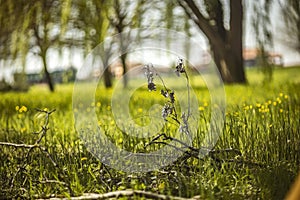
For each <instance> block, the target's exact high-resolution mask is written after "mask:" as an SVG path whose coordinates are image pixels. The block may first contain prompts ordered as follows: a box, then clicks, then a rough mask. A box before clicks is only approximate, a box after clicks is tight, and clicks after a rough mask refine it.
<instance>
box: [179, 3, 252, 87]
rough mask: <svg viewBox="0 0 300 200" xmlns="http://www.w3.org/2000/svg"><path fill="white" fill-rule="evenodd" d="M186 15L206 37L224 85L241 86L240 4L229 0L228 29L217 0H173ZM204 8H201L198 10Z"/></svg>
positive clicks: (244, 78) (241, 29)
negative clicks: (200, 2) (239, 84)
mask: <svg viewBox="0 0 300 200" xmlns="http://www.w3.org/2000/svg"><path fill="white" fill-rule="evenodd" d="M177 2H178V3H179V5H180V6H181V7H182V8H183V9H184V11H185V13H186V15H187V16H188V17H189V18H190V19H191V20H193V22H194V23H195V24H196V25H197V26H198V27H199V28H200V29H201V30H202V32H203V33H204V34H205V35H206V37H207V39H208V41H209V43H210V45H211V49H212V52H213V57H214V61H215V63H216V65H217V67H218V69H219V72H220V74H221V77H222V79H223V81H224V82H225V83H245V82H246V77H245V72H244V67H243V43H242V37H243V5H242V0H231V1H230V2H229V6H228V9H229V10H230V21H229V26H227V27H226V26H225V25H226V24H225V21H224V5H223V4H222V3H221V1H220V0H204V1H203V4H202V5H200V4H197V3H196V1H194V0H177ZM203 7H204V8H205V9H202V8H203Z"/></svg>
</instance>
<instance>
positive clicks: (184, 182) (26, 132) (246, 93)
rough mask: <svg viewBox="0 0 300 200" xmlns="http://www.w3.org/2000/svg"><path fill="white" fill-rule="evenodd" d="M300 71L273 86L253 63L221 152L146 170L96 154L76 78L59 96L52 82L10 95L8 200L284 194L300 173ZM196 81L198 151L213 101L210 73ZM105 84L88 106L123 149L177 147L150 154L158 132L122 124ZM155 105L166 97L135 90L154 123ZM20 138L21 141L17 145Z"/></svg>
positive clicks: (232, 94) (2, 165)
mask: <svg viewBox="0 0 300 200" xmlns="http://www.w3.org/2000/svg"><path fill="white" fill-rule="evenodd" d="M299 74H300V68H299V67H292V68H276V69H275V71H274V74H273V80H272V81H270V82H267V83H263V78H264V76H263V75H262V74H261V72H259V71H258V69H256V68H253V69H247V78H248V82H249V83H248V84H247V85H226V86H225V93H226V113H224V115H225V120H224V127H223V128H222V134H221V136H220V138H219V139H218V142H217V144H216V145H215V147H214V149H213V151H211V152H210V153H209V154H208V155H207V156H205V157H203V158H201V159H198V158H196V157H194V156H188V155H189V154H187V156H183V157H180V158H178V159H177V160H176V161H175V162H173V163H172V164H170V165H168V166H165V167H163V168H161V169H159V170H155V171H149V172H140V173H125V172H122V171H118V170H116V169H114V168H111V167H110V166H107V165H104V164H102V163H101V162H100V161H99V160H98V159H97V158H96V157H94V156H93V155H92V153H90V152H89V151H88V149H87V148H86V147H85V145H84V143H83V141H82V140H81V139H80V137H79V134H78V131H77V130H76V128H75V125H74V112H76V109H75V110H74V109H73V107H72V106H73V105H72V94H73V86H74V85H73V84H64V85H57V86H56V91H55V92H54V93H50V92H49V91H48V88H47V87H46V86H45V85H36V86H33V87H31V88H30V90H29V91H28V92H26V93H15V92H7V93H0V113H1V115H0V142H1V143H0V157H1V159H0V185H1V187H0V199H5V198H21V199H23V198H28V199H31V198H52V197H58V198H60V197H74V196H80V195H83V194H85V193H97V194H104V193H108V192H112V191H124V190H126V191H127V190H134V191H147V192H149V193H150V192H151V194H162V195H165V196H164V197H167V196H168V197H182V198H194V199H196V198H199V199H283V198H284V196H285V195H286V193H287V191H288V190H289V188H290V186H291V183H292V182H293V180H294V178H295V177H296V175H297V174H298V172H299V170H300V168H299V166H300V129H299V127H300V92H299V88H300V78H299V76H298V75H299ZM146 82H147V81H146V80H145V83H146ZM130 84H132V85H134V84H135V82H134V80H133V81H132V82H130ZM191 84H192V88H193V89H194V91H195V94H196V95H197V98H198V101H199V102H198V104H199V107H198V111H199V113H200V122H199V124H200V125H199V129H198V131H197V133H198V134H199V137H197V138H196V139H195V140H194V141H193V142H192V144H193V147H195V148H198V147H199V143H200V140H201V139H202V138H203V134H205V133H206V131H207V130H206V128H205V124H206V123H207V119H209V116H210V114H211V109H212V106H211V105H210V104H211V102H210V93H209V91H208V90H207V88H206V87H205V84H204V83H203V81H202V80H201V77H199V76H192V77H191ZM101 85H102V83H101V84H100V85H99V87H98V89H97V93H96V95H95V102H93V103H92V104H90V105H89V106H88V107H87V108H86V109H87V111H90V110H95V111H96V112H97V114H98V116H99V117H98V119H99V122H98V125H99V126H100V127H102V128H103V129H104V130H105V134H106V135H107V136H109V138H110V139H111V141H112V142H113V143H114V144H116V146H118V147H120V148H122V149H126V150H128V151H131V152H147V151H153V150H155V149H158V148H161V147H163V146H164V145H168V144H165V143H163V142H165V141H164V140H161V141H160V143H156V144H153V145H151V146H150V147H149V148H150V149H146V150H145V145H146V144H149V142H151V140H152V139H151V138H143V139H140V138H135V137H130V136H128V135H126V134H125V133H124V132H123V131H120V130H118V127H117V125H116V123H115V121H114V116H113V115H112V111H111V110H112V108H111V96H112V94H113V91H114V90H113V89H105V88H103V87H102V86H101ZM174 85H176V83H175V82H174ZM171 87H172V85H171ZM185 89H186V88H182V90H185ZM153 102H158V103H161V104H163V102H164V99H163V97H162V96H161V95H159V94H158V95H154V93H153V92H151V93H149V91H148V90H147V87H146V86H145V87H141V88H140V89H138V90H136V91H135V92H134V96H133V97H132V98H131V101H130V104H129V108H130V114H131V115H132V116H134V117H135V119H137V120H136V123H140V124H143V123H146V124H147V123H149V119H147V117H146V118H143V116H146V115H147V113H148V109H149V108H150V107H151V105H152V104H153ZM36 108H38V109H39V110H37V109H36ZM54 109H55V111H54ZM52 111H53V112H52ZM143 120H145V121H143ZM175 129H176V127H174V126H173V125H169V126H166V127H164V128H163V131H164V132H165V133H166V134H167V135H169V136H174V135H173V134H174V133H173V131H174V130H175ZM158 134H159V133H158ZM12 143H13V144H20V145H19V146H18V145H8V144H12ZM5 144H6V145H5ZM21 144H25V145H21ZM35 144H36V145H35ZM26 145H27V146H26ZM30 145H33V146H30ZM34 145H35V146H34ZM141 196H144V198H145V199H147V195H146V194H143V193H138V192H137V193H135V195H133V196H132V197H130V198H131V199H140V198H141ZM145 196H146V197H145ZM121 198H123V199H126V197H121ZM153 198H154V197H153ZM155 198H159V197H158V196H156V197H155ZM178 199H179V198H178Z"/></svg>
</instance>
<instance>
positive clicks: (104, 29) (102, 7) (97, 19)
mask: <svg viewBox="0 0 300 200" xmlns="http://www.w3.org/2000/svg"><path fill="white" fill-rule="evenodd" d="M75 4H76V5H75V9H77V10H78V16H77V17H75V19H76V20H75V21H76V22H75V23H76V25H75V27H76V28H78V29H79V30H83V31H84V33H85V38H84V39H83V40H84V41H83V44H84V46H85V47H86V48H87V49H86V50H87V51H90V50H91V49H94V48H95V47H96V46H97V45H99V44H100V43H102V42H103V41H104V40H105V38H106V37H107V36H109V34H110V32H109V20H108V18H107V15H108V10H109V0H88V1H87V0H77V1H76V3H75ZM111 47H112V45H111V46H110V47H107V48H105V47H104V46H103V45H100V46H98V47H97V50H98V51H97V53H99V54H100V56H101V58H102V62H103V63H102V65H103V66H104V68H105V69H104V72H103V73H104V85H105V87H106V88H110V87H112V80H111V72H110V71H109V68H108V67H107V66H108V62H109V58H110V56H111V54H112V52H111V51H112V48H111Z"/></svg>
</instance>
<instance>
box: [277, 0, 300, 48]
mask: <svg viewBox="0 0 300 200" xmlns="http://www.w3.org/2000/svg"><path fill="white" fill-rule="evenodd" d="M278 1H279V4H280V7H281V11H282V14H283V19H284V22H285V28H284V29H282V30H284V35H285V37H284V39H283V41H284V43H285V44H287V45H289V46H290V47H291V48H292V49H294V50H296V51H297V52H298V53H300V2H299V0H285V1H280V0H278Z"/></svg>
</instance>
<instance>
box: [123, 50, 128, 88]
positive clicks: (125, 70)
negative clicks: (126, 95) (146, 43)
mask: <svg viewBox="0 0 300 200" xmlns="http://www.w3.org/2000/svg"><path fill="white" fill-rule="evenodd" d="M126 57H127V53H123V54H122V55H121V62H122V66H123V85H124V88H126V87H127V85H128V78H127V76H126V72H127V67H126Z"/></svg>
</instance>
